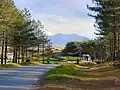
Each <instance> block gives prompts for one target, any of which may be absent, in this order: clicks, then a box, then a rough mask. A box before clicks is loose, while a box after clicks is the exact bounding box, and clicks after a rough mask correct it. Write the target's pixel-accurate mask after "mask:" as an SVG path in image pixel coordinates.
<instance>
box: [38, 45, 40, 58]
mask: <svg viewBox="0 0 120 90" xmlns="http://www.w3.org/2000/svg"><path fill="white" fill-rule="evenodd" d="M39 57H40V45H38V59H39Z"/></svg>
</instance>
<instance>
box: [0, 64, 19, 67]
mask: <svg viewBox="0 0 120 90" xmlns="http://www.w3.org/2000/svg"><path fill="white" fill-rule="evenodd" d="M20 66H21V65H19V64H16V63H9V64H3V65H0V68H16V67H20Z"/></svg>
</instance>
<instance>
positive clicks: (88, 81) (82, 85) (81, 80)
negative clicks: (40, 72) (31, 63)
mask: <svg viewBox="0 0 120 90" xmlns="http://www.w3.org/2000/svg"><path fill="white" fill-rule="evenodd" d="M118 80H120V69H119V68H115V67H113V66H112V63H111V62H106V63H101V64H97V65H95V64H93V63H89V64H88V63H87V64H85V63H80V65H76V64H64V65H61V66H59V67H56V68H54V69H52V70H51V71H49V72H48V73H47V76H46V78H45V86H44V87H45V88H52V89H51V90H57V89H58V88H59V89H58V90H120V85H119V84H120V83H117V84H116V81H118ZM56 88H57V89H56ZM40 90H42V89H40ZM43 90H46V89H43ZM47 90H49V89H47Z"/></svg>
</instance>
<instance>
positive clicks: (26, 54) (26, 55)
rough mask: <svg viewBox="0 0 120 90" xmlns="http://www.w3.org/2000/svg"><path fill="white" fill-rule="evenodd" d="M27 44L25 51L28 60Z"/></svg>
mask: <svg viewBox="0 0 120 90" xmlns="http://www.w3.org/2000/svg"><path fill="white" fill-rule="evenodd" d="M27 52H28V51H27V45H26V47H25V53H26V60H27V58H28V56H27Z"/></svg>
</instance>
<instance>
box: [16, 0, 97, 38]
mask: <svg viewBox="0 0 120 90" xmlns="http://www.w3.org/2000/svg"><path fill="white" fill-rule="evenodd" d="M91 2H92V0H83V1H81V0H15V3H16V5H17V7H18V8H20V9H23V8H24V7H26V8H28V9H29V10H30V12H31V13H32V16H33V18H35V19H37V20H40V21H41V22H42V23H43V24H44V25H45V30H46V32H47V33H48V34H50V35H51V34H56V33H74V34H79V35H82V36H87V37H89V38H93V37H94V31H95V30H94V27H93V23H94V21H93V20H92V19H90V18H89V17H88V16H87V13H88V10H87V8H86V4H91Z"/></svg>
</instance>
